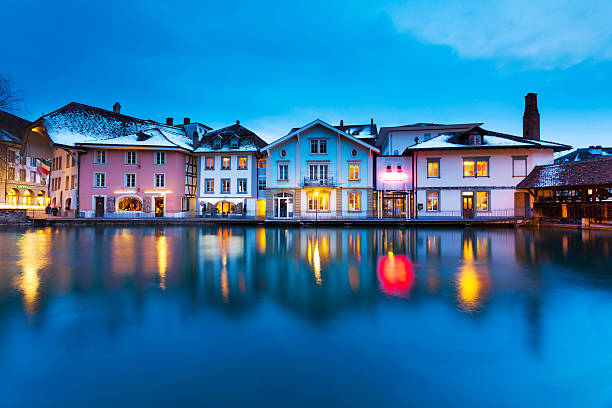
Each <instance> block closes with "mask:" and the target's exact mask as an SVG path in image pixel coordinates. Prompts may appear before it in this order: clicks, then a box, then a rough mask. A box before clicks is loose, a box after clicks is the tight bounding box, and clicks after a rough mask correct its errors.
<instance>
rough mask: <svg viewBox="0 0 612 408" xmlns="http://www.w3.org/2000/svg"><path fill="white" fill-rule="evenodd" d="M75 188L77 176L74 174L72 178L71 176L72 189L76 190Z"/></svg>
mask: <svg viewBox="0 0 612 408" xmlns="http://www.w3.org/2000/svg"><path fill="white" fill-rule="evenodd" d="M75 186H76V176H75V175H74V174H73V175H72V176H70V188H71V189H73V190H74V187H75Z"/></svg>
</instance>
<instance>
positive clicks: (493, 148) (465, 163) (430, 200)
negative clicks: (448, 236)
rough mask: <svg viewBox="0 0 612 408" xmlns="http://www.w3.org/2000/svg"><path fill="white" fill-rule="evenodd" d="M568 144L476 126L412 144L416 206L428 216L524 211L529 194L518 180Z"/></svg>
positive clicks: (503, 214) (517, 213) (521, 213)
mask: <svg viewBox="0 0 612 408" xmlns="http://www.w3.org/2000/svg"><path fill="white" fill-rule="evenodd" d="M569 148H570V147H569V146H566V145H563V144H559V143H553V142H546V141H541V140H534V139H527V138H524V137H518V136H512V135H507V134H503V133H497V132H490V131H487V130H484V129H483V128H481V127H480V126H474V127H473V128H472V129H470V130H468V131H465V132H455V133H451V134H442V135H439V136H437V137H436V138H433V139H431V140H428V141H427V142H423V143H420V144H417V145H414V146H412V147H410V148H409V151H411V152H412V153H413V155H414V161H415V179H416V210H417V216H418V218H424V217H457V218H473V217H511V216H524V215H525V214H526V213H528V209H529V208H530V200H529V194H528V193H527V192H526V191H522V190H517V189H516V186H517V184H518V183H519V182H520V181H521V180H523V179H524V178H525V176H527V174H529V172H530V171H531V170H532V169H533V168H534V167H535V166H537V165H541V164H545V163H549V162H552V160H553V154H554V152H557V151H562V150H567V149H569Z"/></svg>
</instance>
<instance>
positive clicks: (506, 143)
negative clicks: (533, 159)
mask: <svg viewBox="0 0 612 408" xmlns="http://www.w3.org/2000/svg"><path fill="white" fill-rule="evenodd" d="M452 137H454V135H445V134H441V135H439V136H437V137H434V138H432V139H430V140H428V141H426V142H423V143H419V144H417V145H414V146H411V147H409V149H410V150H425V149H482V148H483V147H534V146H537V145H538V144H539V145H543V146H550V147H557V146H559V145H558V144H556V143H549V142H541V141H537V140H530V141H525V142H523V141H519V140H513V139H510V138H505V137H501V136H493V135H484V136H483V138H482V144H479V145H468V144H459V143H451V142H449V139H451V138H452ZM534 143H535V144H534Z"/></svg>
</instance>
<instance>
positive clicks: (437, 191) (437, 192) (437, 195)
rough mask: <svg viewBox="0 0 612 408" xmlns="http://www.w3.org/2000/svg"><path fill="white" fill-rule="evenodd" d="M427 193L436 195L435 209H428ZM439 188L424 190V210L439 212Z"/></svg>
mask: <svg viewBox="0 0 612 408" xmlns="http://www.w3.org/2000/svg"><path fill="white" fill-rule="evenodd" d="M429 194H435V195H436V209H435V210H430V209H429V208H430V207H429ZM440 195H441V191H440V190H425V212H440Z"/></svg>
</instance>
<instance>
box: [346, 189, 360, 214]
mask: <svg viewBox="0 0 612 408" xmlns="http://www.w3.org/2000/svg"><path fill="white" fill-rule="evenodd" d="M354 197H357V201H356V203H357V208H355V201H354V200H353V203H352V205H353V209H351V199H353V198H354ZM348 211H349V212H361V192H360V191H349V193H348Z"/></svg>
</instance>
